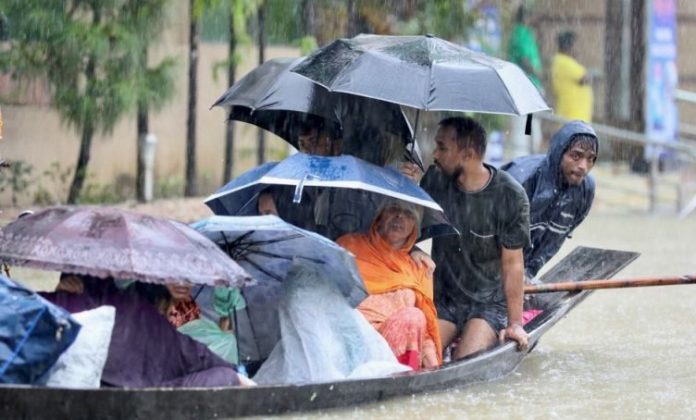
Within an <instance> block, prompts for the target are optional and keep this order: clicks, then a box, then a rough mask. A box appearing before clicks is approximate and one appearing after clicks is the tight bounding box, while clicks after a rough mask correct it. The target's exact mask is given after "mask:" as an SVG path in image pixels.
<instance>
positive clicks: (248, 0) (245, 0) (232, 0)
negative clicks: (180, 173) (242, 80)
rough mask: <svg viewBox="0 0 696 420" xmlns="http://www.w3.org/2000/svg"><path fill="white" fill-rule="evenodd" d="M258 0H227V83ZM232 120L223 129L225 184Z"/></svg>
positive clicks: (230, 168) (234, 70)
mask: <svg viewBox="0 0 696 420" xmlns="http://www.w3.org/2000/svg"><path fill="white" fill-rule="evenodd" d="M258 2H259V0H227V2H226V3H227V6H228V8H229V43H228V51H227V61H226V62H224V63H222V64H223V65H225V66H226V67H227V83H228V85H229V86H232V85H234V83H235V80H236V73H237V64H238V63H239V61H240V60H241V57H240V56H239V52H238V51H237V46H238V45H240V44H246V43H248V42H249V41H250V37H249V34H248V32H247V25H246V22H247V19H248V18H249V17H250V16H252V15H253V14H254V12H255V11H256V9H257V7H258ZM233 169H234V122H233V121H231V120H230V121H229V122H228V123H227V130H226V131H225V163H224V168H223V171H222V183H223V184H226V183H227V182H228V181H229V180H230V179H231V178H232V174H233V173H234V171H233Z"/></svg>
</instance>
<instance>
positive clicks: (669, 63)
mask: <svg viewBox="0 0 696 420" xmlns="http://www.w3.org/2000/svg"><path fill="white" fill-rule="evenodd" d="M648 4H649V6H648V37H647V46H646V47H647V48H646V53H647V54H646V65H647V68H646V89H645V132H646V134H647V135H648V137H650V138H652V139H656V140H661V141H662V142H671V141H676V140H677V139H678V137H679V113H678V109H677V104H676V100H675V94H676V90H677V4H676V0H652V1H650V2H648ZM655 151H656V150H655V148H654V147H647V148H646V151H645V153H646V157H647V158H649V157H651V156H652V155H653V153H655Z"/></svg>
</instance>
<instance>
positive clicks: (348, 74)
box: [292, 35, 550, 115]
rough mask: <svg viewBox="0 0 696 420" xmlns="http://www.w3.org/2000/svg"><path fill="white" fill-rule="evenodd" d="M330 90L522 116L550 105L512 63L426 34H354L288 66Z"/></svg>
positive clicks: (433, 106)
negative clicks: (353, 36) (293, 65)
mask: <svg viewBox="0 0 696 420" xmlns="http://www.w3.org/2000/svg"><path fill="white" fill-rule="evenodd" d="M292 71H293V72H296V73H298V74H300V75H302V76H305V77H307V78H309V79H311V80H312V81H314V82H316V83H318V84H320V85H322V86H324V87H326V88H327V89H329V90H330V91H332V92H343V93H351V94H354V95H360V96H365V97H367V98H374V99H379V100H383V101H388V102H391V103H395V104H400V105H406V106H409V107H413V108H416V109H419V110H427V111H462V112H481V113H494V114H512V115H525V114H530V113H533V112H538V111H545V110H549V109H550V108H549V106H548V105H547V104H546V102H545V101H544V99H543V97H542V96H541V94H540V93H539V91H538V90H537V88H536V87H535V86H534V85H533V84H532V82H531V81H530V80H529V78H528V77H527V76H526V75H525V73H524V72H523V71H522V70H521V69H520V68H519V67H518V66H517V65H515V64H513V63H510V62H507V61H504V60H501V59H498V58H494V57H490V56H488V55H485V54H483V53H479V52H475V51H472V50H469V49H467V48H464V47H461V46H459V45H456V44H453V43H451V42H448V41H445V40H443V39H440V38H436V37H433V36H431V35H426V36H381V35H359V36H356V37H355V38H351V39H339V40H336V41H334V42H332V43H331V44H329V45H327V46H325V47H323V48H321V49H319V50H317V51H315V52H314V53H313V54H311V55H310V56H308V57H307V58H306V59H305V60H304V61H303V62H301V63H299V64H297V65H296V66H295V67H293V69H292Z"/></svg>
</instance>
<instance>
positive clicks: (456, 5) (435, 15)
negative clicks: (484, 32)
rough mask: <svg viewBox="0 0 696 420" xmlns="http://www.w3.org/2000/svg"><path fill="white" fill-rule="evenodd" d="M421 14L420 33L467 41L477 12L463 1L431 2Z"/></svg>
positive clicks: (439, 0) (428, 2)
mask: <svg viewBox="0 0 696 420" xmlns="http://www.w3.org/2000/svg"><path fill="white" fill-rule="evenodd" d="M421 10H422V12H421V13H420V14H419V18H418V20H419V23H420V31H421V33H422V34H425V33H431V34H433V35H435V36H437V37H440V38H443V39H451V40H454V39H467V38H468V35H469V30H470V29H471V28H472V27H473V25H474V22H475V21H476V18H477V12H476V11H475V10H473V9H470V8H469V7H467V5H466V2H463V1H461V0H429V1H425V2H424V5H423V6H422V9H421Z"/></svg>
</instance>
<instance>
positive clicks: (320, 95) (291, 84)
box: [213, 57, 420, 163]
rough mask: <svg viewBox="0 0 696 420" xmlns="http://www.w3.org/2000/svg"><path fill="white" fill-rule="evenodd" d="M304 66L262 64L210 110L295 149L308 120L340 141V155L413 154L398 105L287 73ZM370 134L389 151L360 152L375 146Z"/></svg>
mask: <svg viewBox="0 0 696 420" xmlns="http://www.w3.org/2000/svg"><path fill="white" fill-rule="evenodd" d="M303 60H304V57H302V58H294V59H291V58H276V59H272V60H268V61H266V62H265V63H263V64H262V65H261V66H259V67H257V68H256V69H254V70H252V71H251V72H250V73H249V74H247V75H246V76H244V77H243V78H242V79H241V80H239V81H238V82H237V83H235V84H234V86H232V87H230V88H229V89H228V90H227V91H226V92H225V93H224V94H223V95H222V96H221V97H220V98H219V99H218V100H217V101H215V103H214V104H213V106H228V107H230V115H229V118H230V120H237V121H243V122H246V123H250V124H254V125H256V126H259V127H261V128H263V129H265V130H268V131H270V132H272V133H274V134H276V135H278V136H279V137H281V138H282V139H284V140H285V141H287V142H289V143H290V144H292V145H293V146H294V147H295V148H298V149H299V147H298V144H297V138H298V135H299V134H300V130H301V127H302V125H303V124H305V123H306V122H307V121H308V120H310V119H311V120H313V121H315V122H314V124H316V123H317V122H316V121H318V122H320V123H321V125H323V126H324V127H325V128H326V129H328V131H329V132H330V133H332V135H333V137H334V138H343V150H344V153H345V154H353V155H356V156H360V157H362V158H368V159H369V157H368V156H371V155H375V156H379V155H383V156H384V157H385V158H386V157H388V156H396V157H400V156H401V155H402V154H403V153H404V152H405V151H408V152H409V153H411V152H410V150H411V149H412V148H410V147H409V148H407V147H406V145H408V144H409V143H411V141H412V137H413V135H412V130H411V126H410V125H409V123H408V119H407V118H406V116H405V115H404V113H403V112H402V111H401V108H400V107H399V106H398V105H395V104H391V103H385V102H382V101H377V100H373V99H369V98H365V97H362V96H355V95H350V94H341V93H332V92H329V91H328V90H326V89H325V88H323V87H321V86H319V85H317V84H316V83H313V82H311V81H310V80H307V79H306V78H304V77H302V76H300V75H298V74H296V73H292V72H291V71H290V68H292V67H293V66H296V65H298V64H300V63H302V61H303ZM375 133H380V136H381V137H382V139H381V141H380V142H377V143H379V145H380V146H381V147H383V148H385V149H388V150H384V151H381V150H380V151H379V152H381V153H378V152H377V151H373V150H365V149H366V147H367V146H371V147H373V148H374V147H375V146H376V144H375V142H374V140H375V139H374V136H375ZM380 157H381V156H380ZM376 158H377V157H376ZM418 159H419V160H420V158H418ZM369 160H374V159H369ZM375 163H380V162H375Z"/></svg>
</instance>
